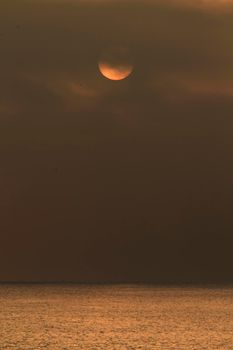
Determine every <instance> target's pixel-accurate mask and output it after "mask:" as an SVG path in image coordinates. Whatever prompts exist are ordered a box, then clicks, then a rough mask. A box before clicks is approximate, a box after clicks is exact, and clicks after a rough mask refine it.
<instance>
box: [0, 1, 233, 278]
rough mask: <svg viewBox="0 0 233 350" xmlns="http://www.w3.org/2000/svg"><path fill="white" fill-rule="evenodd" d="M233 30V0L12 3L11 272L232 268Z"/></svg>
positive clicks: (7, 126) (8, 118) (5, 23)
mask: <svg viewBox="0 0 233 350" xmlns="http://www.w3.org/2000/svg"><path fill="white" fill-rule="evenodd" d="M232 38H233V1H220V0H213V1H207V0H206V1H204V0H203V1H195V0H189V1H182V0H180V1H179V0H177V1H176V0H170V1H169V0H166V1H156V0H148V1H146V0H141V1H140V0H138V1H132V0H124V1H119V0H118V1H115V0H105V1H104V0H103V1H101V0H88V1H81V0H67V1H65V0H41V1H39V0H27V1H26V0H21V1H18V0H17V1H16V0H10V1H9V0H3V1H1V2H0V160H1V162H0V281H74V282H129V283H131V282H149V283H186V282H187V283H225V282H232V280H233V269H232V267H233V255H232V244H233V215H232V209H233V162H232V154H233V39H232ZM119 46H121V47H125V48H126V49H127V50H129V51H130V53H131V56H132V60H133V64H134V70H133V73H132V74H131V75H130V76H129V77H128V78H127V79H125V80H121V81H111V80H108V79H106V78H105V77H103V76H102V75H101V73H100V71H99V69H98V63H99V59H100V57H101V55H102V54H103V52H105V50H107V49H109V48H114V47H119Z"/></svg>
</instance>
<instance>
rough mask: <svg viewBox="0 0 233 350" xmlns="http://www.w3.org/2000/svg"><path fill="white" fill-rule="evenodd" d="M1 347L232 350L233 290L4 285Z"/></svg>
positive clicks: (0, 295)
mask: <svg viewBox="0 0 233 350" xmlns="http://www.w3.org/2000/svg"><path fill="white" fill-rule="evenodd" d="M0 349H1V350H7V349H12V350H40V349H51V350H82V349H91V350H108V349H109V350H115V349H122V350H123V349H125V350H126V349H128V350H129V349H132V350H133V349H143V350H147V349H148V350H149V349H153V350H157V349H158V350H205V349H206V350H207V349H208V350H215V349H216V350H233V288H231V287H215V286H209V287H200V286H198V287H185V286H184V287H175V286H173V287H162V286H160V287H158V286H151V285H78V284H77V285H76V284H51V285H50V284H41V285H38V284H31V285H30V284H22V285H21V284H2V285H0Z"/></svg>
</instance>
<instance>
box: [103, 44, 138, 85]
mask: <svg viewBox="0 0 233 350" xmlns="http://www.w3.org/2000/svg"><path fill="white" fill-rule="evenodd" d="M98 65H99V70H100V72H101V73H102V74H103V76H104V77H105V78H107V79H110V80H123V79H125V78H127V77H128V76H129V75H130V74H131V73H132V71H133V64H132V61H131V57H130V53H129V50H128V49H126V48H124V47H115V48H111V49H108V50H106V51H105V52H104V53H103V55H102V56H101V58H100V60H99V64H98Z"/></svg>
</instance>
